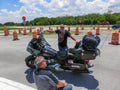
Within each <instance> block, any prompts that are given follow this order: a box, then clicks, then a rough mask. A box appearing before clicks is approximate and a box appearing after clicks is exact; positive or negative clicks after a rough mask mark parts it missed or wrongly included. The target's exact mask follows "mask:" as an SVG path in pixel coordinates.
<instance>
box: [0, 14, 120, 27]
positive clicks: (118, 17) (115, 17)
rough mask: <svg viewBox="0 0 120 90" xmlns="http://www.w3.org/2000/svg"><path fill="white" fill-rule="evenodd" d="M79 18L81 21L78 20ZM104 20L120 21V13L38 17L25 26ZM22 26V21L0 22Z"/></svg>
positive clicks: (96, 22)
mask: <svg viewBox="0 0 120 90" xmlns="http://www.w3.org/2000/svg"><path fill="white" fill-rule="evenodd" d="M79 18H81V22H80V21H79ZM104 21H108V22H109V23H110V24H116V23H120V13H113V14H109V13H105V14H102V15H101V14H88V15H83V16H61V17H60V16H59V17H51V18H48V17H38V18H35V19H34V20H31V21H26V24H25V25H26V26H29V25H33V26H35V25H59V24H66V25H79V24H84V25H99V24H101V23H102V22H104ZM15 25H16V26H23V25H24V24H23V23H14V22H6V23H4V24H0V26H15Z"/></svg>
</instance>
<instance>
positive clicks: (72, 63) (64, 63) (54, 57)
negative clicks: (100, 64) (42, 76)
mask: <svg viewBox="0 0 120 90" xmlns="http://www.w3.org/2000/svg"><path fill="white" fill-rule="evenodd" d="M39 38H40V39H41V42H40V43H39V45H40V47H41V50H40V52H41V53H40V56H43V57H44V58H45V59H46V62H47V68H49V69H50V70H56V69H55V68H54V66H55V64H57V63H59V64H60V65H61V68H62V69H63V70H64V71H72V72H81V73H89V72H90V71H89V68H91V67H89V65H88V63H89V60H95V58H96V56H98V53H99V52H98V50H95V51H87V50H84V48H83V47H82V45H81V43H79V47H77V48H75V47H74V48H69V49H68V50H67V51H65V52H60V51H56V50H55V49H53V48H51V46H50V45H49V43H48V42H47V41H46V40H45V38H44V37H43V33H40V34H39ZM36 57H37V56H35V55H30V56H28V57H27V58H26V59H25V63H26V65H27V66H28V67H30V68H35V58H36Z"/></svg>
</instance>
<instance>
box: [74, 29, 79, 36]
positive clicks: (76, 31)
mask: <svg viewBox="0 0 120 90" xmlns="http://www.w3.org/2000/svg"><path fill="white" fill-rule="evenodd" d="M75 35H79V28H78V27H76V30H75Z"/></svg>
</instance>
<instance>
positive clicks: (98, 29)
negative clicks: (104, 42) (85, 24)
mask: <svg viewBox="0 0 120 90" xmlns="http://www.w3.org/2000/svg"><path fill="white" fill-rule="evenodd" d="M96 35H100V26H98V27H97V29H96Z"/></svg>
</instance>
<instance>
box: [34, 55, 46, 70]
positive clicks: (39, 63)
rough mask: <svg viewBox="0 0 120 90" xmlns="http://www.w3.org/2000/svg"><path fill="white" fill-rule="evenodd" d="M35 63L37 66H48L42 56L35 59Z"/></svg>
mask: <svg viewBox="0 0 120 90" xmlns="http://www.w3.org/2000/svg"><path fill="white" fill-rule="evenodd" d="M35 65H36V68H46V67H47V64H46V60H45V58H44V57H42V56H38V57H37V58H36V59H35Z"/></svg>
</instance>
